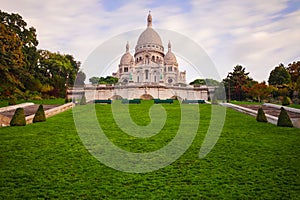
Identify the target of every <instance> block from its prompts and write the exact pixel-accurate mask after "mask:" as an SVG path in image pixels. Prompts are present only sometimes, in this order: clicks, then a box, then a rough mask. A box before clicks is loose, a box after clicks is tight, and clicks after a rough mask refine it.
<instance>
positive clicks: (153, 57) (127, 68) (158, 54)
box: [68, 13, 211, 101]
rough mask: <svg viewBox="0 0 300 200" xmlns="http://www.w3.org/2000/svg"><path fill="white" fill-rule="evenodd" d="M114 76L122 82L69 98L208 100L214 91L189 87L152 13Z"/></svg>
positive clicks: (81, 91) (77, 90) (73, 92)
mask: <svg viewBox="0 0 300 200" xmlns="http://www.w3.org/2000/svg"><path fill="white" fill-rule="evenodd" d="M113 76H114V77H117V78H118V79H119V82H118V83H117V84H114V85H106V84H98V85H85V86H84V88H76V87H74V88H70V89H69V91H68V95H69V98H74V99H80V98H81V97H82V95H83V94H84V95H85V96H86V99H87V101H93V100H105V99H111V100H115V99H122V98H123V99H135V98H140V99H170V98H172V99H174V98H176V99H179V100H183V99H187V100H207V99H208V96H209V92H210V91H211V88H209V87H208V86H206V85H203V86H197V87H194V86H191V85H187V84H186V72H185V71H184V72H180V71H179V68H178V62H177V59H176V56H175V55H174V53H172V49H171V42H170V41H169V43H168V51H167V53H166V54H165V53H164V46H163V44H162V40H161V38H160V36H159V35H158V33H157V32H156V31H155V30H154V29H153V28H152V16H151V14H150V13H149V15H148V18H147V28H146V30H144V31H143V32H142V33H141V35H140V36H139V38H138V41H137V45H136V46H135V53H134V56H132V55H131V54H130V51H129V44H128V42H127V44H126V52H125V53H124V55H123V56H122V57H121V59H120V64H119V66H118V71H117V72H116V73H113Z"/></svg>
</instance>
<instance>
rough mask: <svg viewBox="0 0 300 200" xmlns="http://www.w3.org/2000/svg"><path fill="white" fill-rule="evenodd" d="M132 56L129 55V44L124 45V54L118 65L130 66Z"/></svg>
mask: <svg viewBox="0 0 300 200" xmlns="http://www.w3.org/2000/svg"><path fill="white" fill-rule="evenodd" d="M133 61H134V60H133V56H132V55H131V54H130V53H129V44H128V42H127V44H126V53H124V54H123V56H122V57H121V60H120V65H130V63H131V62H133Z"/></svg>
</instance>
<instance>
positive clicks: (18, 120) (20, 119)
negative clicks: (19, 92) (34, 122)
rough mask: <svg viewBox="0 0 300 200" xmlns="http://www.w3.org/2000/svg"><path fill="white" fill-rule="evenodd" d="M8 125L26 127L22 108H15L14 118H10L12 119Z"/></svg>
mask: <svg viewBox="0 0 300 200" xmlns="http://www.w3.org/2000/svg"><path fill="white" fill-rule="evenodd" d="M10 125H11V126H25V125H26V120H25V113H24V108H17V110H16V111H15V114H14V116H13V117H12V119H11V121H10Z"/></svg>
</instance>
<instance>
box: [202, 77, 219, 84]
mask: <svg viewBox="0 0 300 200" xmlns="http://www.w3.org/2000/svg"><path fill="white" fill-rule="evenodd" d="M205 83H206V85H208V86H219V85H220V82H219V81H217V80H214V79H212V78H207V79H205Z"/></svg>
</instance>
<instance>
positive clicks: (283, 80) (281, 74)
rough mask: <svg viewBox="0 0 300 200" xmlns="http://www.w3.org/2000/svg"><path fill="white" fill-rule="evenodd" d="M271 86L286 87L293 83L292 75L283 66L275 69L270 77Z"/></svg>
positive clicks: (280, 65)
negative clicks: (285, 85)
mask: <svg viewBox="0 0 300 200" xmlns="http://www.w3.org/2000/svg"><path fill="white" fill-rule="evenodd" d="M268 82H269V85H276V86H277V85H284V84H290V83H291V75H290V74H289V72H288V71H287V70H286V68H285V67H284V65H283V64H279V66H277V67H275V69H273V70H272V71H271V73H270V76H269V80H268Z"/></svg>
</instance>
